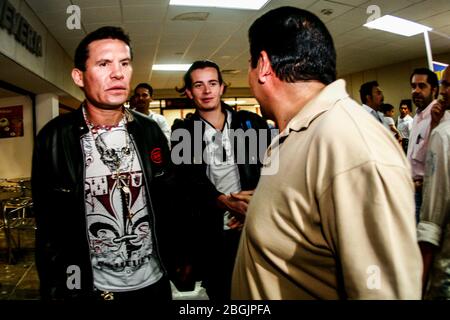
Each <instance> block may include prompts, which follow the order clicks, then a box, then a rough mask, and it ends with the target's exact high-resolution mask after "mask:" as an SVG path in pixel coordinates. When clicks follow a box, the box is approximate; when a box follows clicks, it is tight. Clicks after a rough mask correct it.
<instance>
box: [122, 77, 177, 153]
mask: <svg viewBox="0 0 450 320" xmlns="http://www.w3.org/2000/svg"><path fill="white" fill-rule="evenodd" d="M152 100H153V88H152V86H151V85H149V84H148V83H139V84H138V85H137V86H136V88H135V89H134V95H133V97H131V99H130V108H131V109H135V110H136V111H138V112H140V113H143V114H146V115H147V116H148V117H149V118H150V119H152V120H153V121H155V122H156V123H157V124H158V126H159V127H160V128H161V130H162V132H163V133H164V135H165V136H166V138H167V141H168V143H169V146H170V134H171V132H170V126H169V124H168V123H167V120H166V118H164V116H163V115H160V114H158V113H155V112H153V111H151V110H150V109H149V107H150V102H152Z"/></svg>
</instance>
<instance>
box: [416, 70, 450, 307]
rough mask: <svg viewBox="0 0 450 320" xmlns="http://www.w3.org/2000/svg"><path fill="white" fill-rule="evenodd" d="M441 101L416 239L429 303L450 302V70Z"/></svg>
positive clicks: (426, 169)
mask: <svg viewBox="0 0 450 320" xmlns="http://www.w3.org/2000/svg"><path fill="white" fill-rule="evenodd" d="M440 93H441V96H442V99H441V100H439V101H438V103H437V104H436V105H435V106H434V107H433V110H432V112H433V113H434V112H436V113H438V114H439V113H443V112H445V113H446V117H445V119H446V120H443V121H441V123H440V124H439V125H437V127H436V128H435V129H434V130H433V131H432V133H431V137H430V142H429V146H428V151H427V160H426V165H425V176H424V188H423V203H422V208H421V214H420V222H419V225H418V228H417V237H418V241H419V245H420V249H421V251H422V258H423V265H424V272H423V288H424V296H425V298H426V299H439V300H448V299H450V283H449V279H450V268H449V265H450V196H449V195H450V68H449V67H447V68H446V69H445V70H444V73H443V75H442V81H441V89H440Z"/></svg>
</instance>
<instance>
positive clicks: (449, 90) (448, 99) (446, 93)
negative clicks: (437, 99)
mask: <svg viewBox="0 0 450 320" xmlns="http://www.w3.org/2000/svg"><path fill="white" fill-rule="evenodd" d="M439 92H440V94H441V97H442V99H441V102H442V105H443V106H444V107H445V109H447V110H450V66H449V67H447V68H445V70H444V73H443V74H442V80H441V88H440V91H439Z"/></svg>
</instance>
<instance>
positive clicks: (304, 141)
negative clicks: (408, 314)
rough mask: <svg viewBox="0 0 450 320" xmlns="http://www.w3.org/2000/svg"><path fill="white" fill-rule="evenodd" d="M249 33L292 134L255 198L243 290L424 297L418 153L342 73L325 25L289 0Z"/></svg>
mask: <svg viewBox="0 0 450 320" xmlns="http://www.w3.org/2000/svg"><path fill="white" fill-rule="evenodd" d="M249 40H250V53H251V61H250V68H249V83H250V86H251V89H252V91H253V94H254V95H255V97H256V99H257V100H258V101H259V103H260V105H261V109H262V112H263V114H264V115H265V116H267V117H268V118H270V119H272V120H274V121H275V122H276V124H277V125H278V127H279V129H280V132H281V133H280V135H279V136H278V137H276V138H275V139H274V141H273V142H272V145H271V147H270V148H269V149H268V151H267V155H266V159H265V161H264V163H265V167H263V170H262V176H261V179H260V181H259V184H258V186H257V188H256V191H255V193H254V195H253V197H252V199H251V201H250V204H249V208H248V212H247V218H246V223H245V226H244V230H243V233H242V236H241V242H240V246H239V251H238V254H237V260H236V264H235V268H234V274H233V288H232V298H233V299H420V296H421V273H422V262H421V256H420V251H419V248H418V245H417V239H416V230H415V219H414V199H413V191H414V188H413V184H412V180H411V174H410V168H409V166H408V162H407V160H406V157H405V156H404V153H403V151H402V149H401V147H400V145H399V144H398V143H397V142H396V140H395V139H394V137H393V136H392V135H391V134H390V132H388V131H387V130H385V129H384V128H383V127H382V126H380V125H379V123H377V121H376V120H375V119H374V118H373V117H372V116H371V115H370V114H368V113H367V112H365V111H364V110H363V109H362V108H361V107H360V106H359V105H358V104H357V103H356V102H355V101H354V100H352V99H351V98H350V97H349V96H348V94H347V92H346V90H345V82H344V81H343V80H337V81H336V53H335V49H334V45H333V40H332V38H331V36H330V34H329V32H328V30H327V29H326V27H325V25H324V24H323V23H322V22H321V21H320V20H319V19H318V18H317V17H316V16H315V15H313V14H311V13H310V12H307V11H305V10H301V9H298V8H293V7H281V8H278V9H274V10H272V11H270V12H268V13H266V14H265V15H264V16H262V17H261V18H259V19H258V20H256V21H255V22H254V23H253V25H252V26H251V28H250V30H249ZM274 164H277V165H274ZM274 167H278V170H277V171H274V170H273V168H274Z"/></svg>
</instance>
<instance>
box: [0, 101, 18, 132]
mask: <svg viewBox="0 0 450 320" xmlns="http://www.w3.org/2000/svg"><path fill="white" fill-rule="evenodd" d="M15 137H23V106H11V107H1V108H0V138H15Z"/></svg>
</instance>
